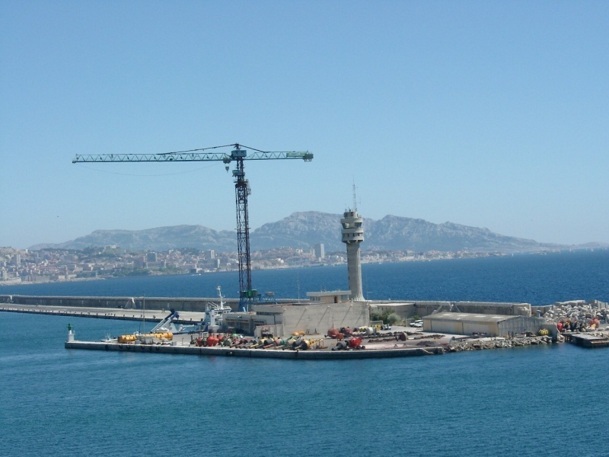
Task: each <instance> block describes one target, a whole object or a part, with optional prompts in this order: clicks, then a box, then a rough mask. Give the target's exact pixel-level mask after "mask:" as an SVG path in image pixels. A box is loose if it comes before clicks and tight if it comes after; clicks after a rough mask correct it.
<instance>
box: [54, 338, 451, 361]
mask: <svg viewBox="0 0 609 457" xmlns="http://www.w3.org/2000/svg"><path fill="white" fill-rule="evenodd" d="M65 347H66V349H87V350H96V351H119V352H139V353H155V354H186V355H200V356H217V357H249V358H262V359H291V360H352V359H378V358H392V357H415V356H423V355H441V354H443V353H444V349H443V348H441V347H426V348H407V347H401V348H384V349H355V350H348V351H332V350H329V349H326V350H316V349H312V350H306V351H298V350H290V349H241V348H229V347H218V346H214V347H197V346H191V345H188V346H181V345H161V344H158V345H154V344H119V343H114V342H103V341H100V342H95V341H66V343H65Z"/></svg>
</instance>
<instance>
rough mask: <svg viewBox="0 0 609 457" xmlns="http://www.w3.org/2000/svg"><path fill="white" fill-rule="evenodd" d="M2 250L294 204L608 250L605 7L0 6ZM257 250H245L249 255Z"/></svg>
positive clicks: (227, 222) (262, 218) (214, 221)
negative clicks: (158, 158) (270, 157)
mask: <svg viewBox="0 0 609 457" xmlns="http://www.w3.org/2000/svg"><path fill="white" fill-rule="evenodd" d="M0 99H1V100H2V102H1V103H0V126H1V127H0V154H1V156H0V158H1V163H0V214H1V216H0V219H1V221H0V246H13V247H20V248H25V247H28V246H31V245H33V244H36V243H42V242H51V243H57V242H63V241H67V240H70V239H74V238H76V237H78V236H82V235H86V234H88V233H90V232H91V231H93V230H96V229H129V230H136V229H145V228H152V227H159V226H169V225H179V224H201V225H204V226H207V227H210V228H214V229H228V230H232V229H234V228H235V202H234V199H235V198H234V187H233V181H232V178H231V176H230V174H227V173H226V172H225V171H224V167H223V165H222V164H220V163H215V162H196V163H171V164H168V163H165V164H143V163H129V164H72V163H71V161H72V158H73V157H74V156H75V155H76V154H88V153H96V154H97V153H99V154H121V153H139V154H148V153H163V152H168V151H175V150H182V149H193V148H199V147H208V146H215V145H222V144H228V143H237V142H238V143H242V144H245V145H249V146H252V147H255V148H258V149H263V150H297V151H305V150H309V151H311V152H313V153H314V154H315V159H314V160H313V162H311V163H304V162H300V161H265V162H254V161H252V162H246V174H247V176H248V178H249V180H250V183H251V187H252V195H251V197H250V225H251V227H252V229H255V228H257V227H259V226H261V225H262V224H264V223H267V222H274V221H276V220H279V219H282V218H284V217H287V216H288V215H290V214H291V213H292V212H295V211H309V210H315V211H323V212H329V213H341V212H342V211H343V210H344V209H345V208H347V207H349V206H352V201H353V199H352V185H353V183H354V182H355V184H356V186H357V200H358V209H359V211H360V212H361V213H362V215H363V216H364V217H367V218H371V219H380V218H382V217H383V216H385V215H387V214H392V215H397V216H404V217H413V218H421V219H425V220H428V221H430V222H434V223H442V222H446V221H451V222H455V223H459V224H464V225H470V226H476V227H486V228H488V229H490V230H492V231H494V232H497V233H501V234H504V235H510V236H518V237H523V238H529V239H535V240H537V241H541V242H554V243H565V244H577V243H585V242H589V241H600V242H609V211H608V209H609V204H608V201H607V197H608V196H609V179H608V172H609V148H608V146H609V105H608V101H609V2H606V1H582V2H574V1H535V2H526V1H509V2H505V1H457V2H455V1H375V2H367V1H356V0H351V1H314V0H312V1H265V0H262V1H256V2H252V1H225V2H224V1H136V0H133V1H129V2H123V1H112V0H111V1H80V2H74V1H28V2H23V1H12V0H4V1H2V2H0ZM253 248H255V246H253Z"/></svg>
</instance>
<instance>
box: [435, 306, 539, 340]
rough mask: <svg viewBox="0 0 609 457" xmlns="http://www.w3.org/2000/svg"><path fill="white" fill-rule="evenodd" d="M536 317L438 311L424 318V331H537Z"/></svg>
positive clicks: (491, 333)
mask: <svg viewBox="0 0 609 457" xmlns="http://www.w3.org/2000/svg"><path fill="white" fill-rule="evenodd" d="M538 326H539V323H538V322H537V319H535V318H527V317H524V316H507V315H498V314H474V313H454V312H445V313H436V314H430V315H429V316H425V317H424V318H423V331H425V332H433V333H448V334H453V335H472V334H474V333H476V334H486V335H488V336H509V335H511V334H514V333H524V332H529V331H536V329H537V328H538Z"/></svg>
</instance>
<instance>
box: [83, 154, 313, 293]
mask: <svg viewBox="0 0 609 457" xmlns="http://www.w3.org/2000/svg"><path fill="white" fill-rule="evenodd" d="M227 147H232V148H233V149H232V151H231V152H230V154H228V153H226V152H208V151H209V150H211V149H219V148H227ZM244 147H245V148H248V149H251V150H252V151H253V152H252V153H251V154H249V155H248V152H247V149H244V148H243V147H242V146H241V145H240V144H238V143H235V144H228V145H224V146H212V147H208V148H198V149H190V150H187V151H175V152H166V153H163V154H84V155H76V157H75V158H74V159H73V160H72V163H82V162H204V161H216V162H223V163H224V165H225V168H226V170H227V171H228V169H229V167H230V164H231V162H235V168H234V170H233V178H234V181H235V201H236V207H237V255H238V261H239V297H240V301H241V304H242V305H243V304H245V303H250V302H251V301H253V300H254V299H255V298H256V297H257V296H258V292H257V291H256V290H255V289H254V288H253V286H252V265H251V251H250V232H249V230H250V229H249V214H248V197H249V195H250V193H251V191H250V186H249V182H248V180H247V179H246V178H245V170H244V161H245V160H281V159H301V160H304V161H305V162H310V161H311V160H313V154H312V153H310V152H308V151H306V152H298V151H261V150H259V149H255V148H252V147H249V146H244Z"/></svg>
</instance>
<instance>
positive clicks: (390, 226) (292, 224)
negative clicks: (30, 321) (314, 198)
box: [31, 211, 568, 253]
mask: <svg viewBox="0 0 609 457" xmlns="http://www.w3.org/2000/svg"><path fill="white" fill-rule="evenodd" d="M341 217H342V215H340V214H329V213H321V212H317V211H307V212H298V213H294V214H292V215H290V216H289V217H286V218H284V219H282V220H280V221H277V222H272V223H268V224H264V225H263V226H262V227H260V228H257V229H255V230H252V231H251V233H250V242H251V248H252V250H253V251H257V250H266V249H273V248H280V247H293V248H305V249H309V248H311V247H313V246H314V245H315V244H318V243H323V244H324V246H325V250H326V252H332V251H339V250H340V251H342V250H344V249H345V248H344V245H343V244H342V243H341V241H340V240H341V234H340V229H341V226H340V219H341ZM364 229H365V241H364V243H363V245H362V250H366V251H377V250H387V251H398V250H411V251H415V252H426V251H446V252H455V251H464V250H466V251H470V252H499V253H514V252H535V251H542V250H548V249H561V248H567V247H568V246H561V245H556V244H548V243H539V242H537V241H533V240H528V239H523V238H515V237H511V236H504V235H499V234H497V233H493V232H491V231H490V230H488V229H485V228H477V227H469V226H466V225H459V224H454V223H452V222H445V223H443V224H433V223H431V222H427V221H425V220H422V219H412V218H408V217H398V216H385V217H383V218H382V219H380V220H377V221H375V220H372V219H365V220H364ZM111 245H116V246H119V247H121V248H123V249H126V250H131V251H145V250H153V251H166V250H169V249H177V248H196V249H204V250H206V249H215V250H217V251H236V249H237V240H236V233H235V232H234V231H229V230H221V231H217V230H213V229H210V228H207V227H203V226H200V225H178V226H172V227H159V228H152V229H146V230H96V231H94V232H93V233H91V234H89V235H86V236H83V237H80V238H77V239H75V240H72V241H67V242H65V243H59V244H39V245H36V246H32V247H31V249H43V248H58V249H84V248H88V247H94V246H111Z"/></svg>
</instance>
